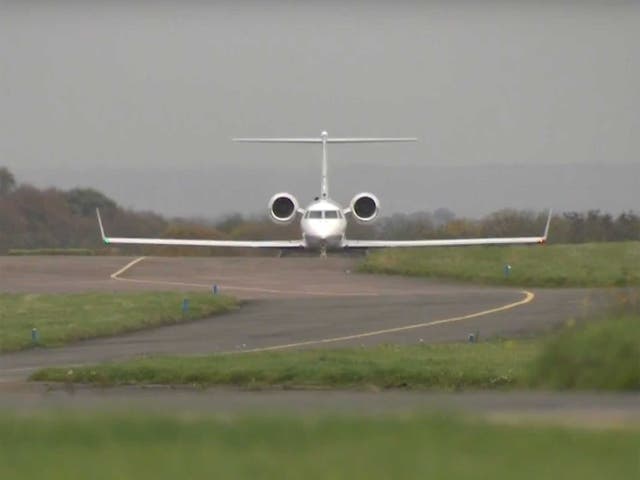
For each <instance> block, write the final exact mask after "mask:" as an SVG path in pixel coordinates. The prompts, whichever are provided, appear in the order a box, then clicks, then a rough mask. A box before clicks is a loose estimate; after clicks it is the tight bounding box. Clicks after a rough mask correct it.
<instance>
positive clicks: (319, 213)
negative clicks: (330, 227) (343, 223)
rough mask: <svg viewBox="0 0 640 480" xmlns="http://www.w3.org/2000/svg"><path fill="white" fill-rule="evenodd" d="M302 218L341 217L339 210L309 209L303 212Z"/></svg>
mask: <svg viewBox="0 0 640 480" xmlns="http://www.w3.org/2000/svg"><path fill="white" fill-rule="evenodd" d="M304 218H328V219H335V218H342V213H341V212H340V210H309V211H307V213H305V215H304Z"/></svg>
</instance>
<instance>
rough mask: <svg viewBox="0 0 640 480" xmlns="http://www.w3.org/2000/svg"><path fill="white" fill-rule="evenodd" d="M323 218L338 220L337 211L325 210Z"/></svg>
mask: <svg viewBox="0 0 640 480" xmlns="http://www.w3.org/2000/svg"><path fill="white" fill-rule="evenodd" d="M324 218H338V211H337V210H327V211H326V212H324Z"/></svg>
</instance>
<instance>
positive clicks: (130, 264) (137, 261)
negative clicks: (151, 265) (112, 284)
mask: <svg viewBox="0 0 640 480" xmlns="http://www.w3.org/2000/svg"><path fill="white" fill-rule="evenodd" d="M145 258H147V257H138V258H136V259H135V260H132V261H131V262H129V263H127V264H126V265H125V266H124V267H122V268H121V269H120V270H118V271H117V272H114V273H112V274H111V275H110V277H111V278H112V279H114V280H128V279H127V278H119V277H120V275H122V274H123V273H124V272H126V271H127V270H129V269H130V268H131V267H133V266H134V265H135V264H136V263H140V262H141V261H142V260H144V259H145Z"/></svg>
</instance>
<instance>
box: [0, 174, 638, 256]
mask: <svg viewBox="0 0 640 480" xmlns="http://www.w3.org/2000/svg"><path fill="white" fill-rule="evenodd" d="M96 208H100V211H101V213H102V216H103V220H104V222H105V224H106V225H107V226H108V231H109V232H115V233H118V234H123V235H126V236H131V237H135V236H143V237H149V236H160V237H163V238H208V239H229V240H240V239H250V240H266V239H294V238H297V237H298V236H299V235H300V232H299V227H298V225H297V224H296V223H295V222H294V223H293V224H291V225H288V226H285V227H283V226H280V225H275V224H273V223H272V222H270V221H269V220H268V219H267V218H266V216H263V217H258V216H245V215H240V214H231V215H228V216H226V217H224V218H222V219H219V220H207V219H184V218H166V217H163V216H161V215H158V214H156V213H152V212H140V211H133V210H130V209H125V208H123V207H121V206H119V205H118V204H117V203H116V202H115V201H114V200H113V199H111V198H109V197H107V196H106V195H104V194H103V193H101V192H99V191H97V190H95V189H91V188H74V189H71V190H61V189H57V188H45V189H40V188H36V187H34V186H31V185H28V184H18V182H17V181H16V179H15V177H14V176H13V175H12V174H11V172H10V171H9V170H8V169H6V168H4V167H0V253H6V252H7V251H8V250H10V249H25V248H26V249H29V248H90V249H100V248H104V247H103V246H102V244H101V241H100V238H99V235H98V230H97V224H96V218H95V209H96ZM545 221H546V213H545V212H533V211H522V210H512V209H505V210H500V211H498V212H495V213H492V214H490V215H487V216H485V217H483V218H481V219H468V218H458V217H457V216H456V215H455V214H454V213H453V212H451V211H450V210H448V209H445V208H440V209H437V210H435V211H433V212H426V211H425V212H416V213H411V214H401V213H397V214H393V215H390V216H386V217H383V218H380V219H379V220H378V221H377V222H375V223H373V224H371V225H358V224H357V223H355V222H351V223H350V225H349V228H348V231H347V234H348V236H350V237H352V238H377V239H383V238H385V239H418V238H464V237H486V236H519V235H539V234H540V233H541V232H542V229H543V227H544V224H545ZM623 240H640V216H639V215H638V214H637V213H635V212H633V211H628V212H624V213H621V214H618V215H611V214H609V213H605V212H600V211H598V210H591V211H588V212H565V213H560V214H555V215H554V216H553V220H552V224H551V235H550V239H549V241H550V243H583V242H608V241H623ZM109 251H110V252H113V251H116V252H117V251H118V250H114V249H113V248H111V249H109ZM121 251H122V252H126V253H144V254H173V255H177V254H180V255H191V254H199V255H201V254H213V255H217V254H231V253H233V254H244V255H249V254H255V252H248V251H239V250H234V251H233V252H232V251H230V250H228V249H220V248H209V249H194V248H187V247H126V248H124V249H121Z"/></svg>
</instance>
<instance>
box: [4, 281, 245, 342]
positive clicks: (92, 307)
mask: <svg viewBox="0 0 640 480" xmlns="http://www.w3.org/2000/svg"><path fill="white" fill-rule="evenodd" d="M184 298H188V299H189V309H188V312H187V313H186V314H183V312H182V301H183V299H184ZM235 306H236V302H235V300H234V299H232V298H230V297H225V296H213V295H211V294H207V293H189V294H185V293H175V292H174V293H170V292H163V293H156V292H152V293H117V294H116V293H83V294H66V295H49V294H47V295H36V294H0V352H7V351H13V350H20V349H23V348H28V347H31V346H34V343H33V342H32V340H31V330H32V328H36V329H37V331H38V337H39V338H38V343H37V345H39V346H45V347H50V346H58V345H62V344H65V343H68V342H72V341H76V340H83V339H87V338H93V337H100V336H108V335H114V334H117V333H123V332H130V331H134V330H139V329H142V328H147V327H152V326H158V325H166V324H170V323H177V322H182V321H188V320H193V319H197V318H203V317H207V316H209V315H213V314H216V313H221V312H226V311H228V310H231V309H233V308H234V307H235Z"/></svg>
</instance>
